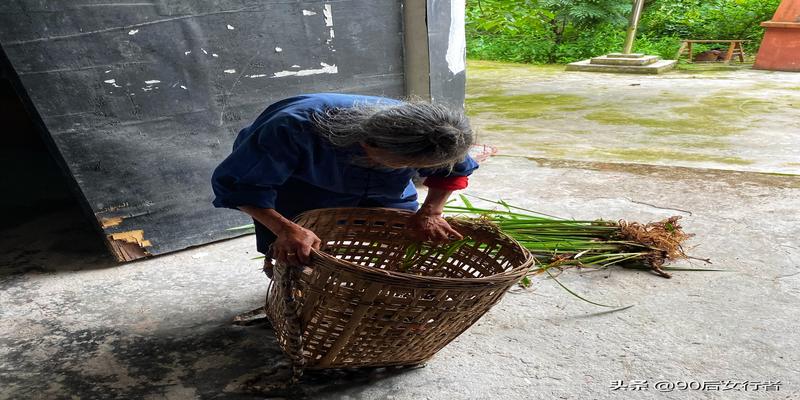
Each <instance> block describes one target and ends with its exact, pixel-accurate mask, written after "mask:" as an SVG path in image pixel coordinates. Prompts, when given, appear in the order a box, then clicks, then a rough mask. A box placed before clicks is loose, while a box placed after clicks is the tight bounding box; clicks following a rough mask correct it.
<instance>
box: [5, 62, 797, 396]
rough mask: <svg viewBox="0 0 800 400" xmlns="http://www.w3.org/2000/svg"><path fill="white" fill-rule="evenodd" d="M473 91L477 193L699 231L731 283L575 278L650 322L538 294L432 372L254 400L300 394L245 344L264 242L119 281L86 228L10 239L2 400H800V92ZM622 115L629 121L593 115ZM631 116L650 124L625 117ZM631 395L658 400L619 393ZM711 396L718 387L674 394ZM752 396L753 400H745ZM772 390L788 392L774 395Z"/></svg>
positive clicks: (49, 219) (224, 245) (152, 263)
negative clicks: (240, 316) (479, 160)
mask: <svg viewBox="0 0 800 400" xmlns="http://www.w3.org/2000/svg"><path fill="white" fill-rule="evenodd" d="M470 72H472V74H471V78H470V79H471V81H470V91H469V98H470V99H469V104H470V112H471V113H472V115H473V121H474V124H475V125H476V127H477V128H478V129H479V130H480V131H481V132H482V133H483V141H484V142H488V143H492V144H494V145H496V146H498V147H499V148H500V154H501V155H500V156H497V157H495V158H492V159H491V160H490V161H488V162H487V163H485V164H484V165H483V166H482V167H481V169H480V170H479V171H478V172H477V173H476V174H475V175H474V178H473V179H472V181H471V182H472V185H471V187H470V189H469V193H473V194H476V195H480V196H484V197H488V198H502V199H506V200H508V201H510V202H512V203H514V204H517V205H520V206H523V207H529V208H533V209H536V210H538V211H541V212H544V213H550V214H557V215H561V216H564V217H574V218H581V219H586V218H607V219H619V218H625V219H628V220H638V221H649V220H656V219H660V218H663V217H666V216H670V215H681V216H683V220H682V221H683V224H684V227H685V229H686V230H687V231H690V232H692V233H695V234H696V237H695V238H693V239H692V240H691V243H690V245H691V247H690V248H691V254H692V255H694V256H697V257H700V258H711V259H712V260H713V262H714V265H713V267H715V268H719V269H724V270H725V271H724V272H675V274H674V277H673V278H672V279H670V280H667V279H663V278H660V277H657V276H654V275H652V274H650V273H647V272H639V271H631V270H620V269H612V270H607V271H601V272H589V271H584V272H580V271H568V272H565V273H563V274H562V275H561V276H560V281H561V282H563V283H564V284H565V285H567V286H568V287H570V288H571V289H572V290H574V291H576V292H578V293H581V294H583V295H584V296H586V297H587V298H589V299H591V300H594V301H599V302H603V303H607V304H614V305H635V306H634V307H632V308H629V309H626V310H624V311H618V312H611V313H609V312H607V310H606V309H603V308H598V307H596V306H593V305H590V304H587V303H585V302H582V301H580V300H578V299H576V298H575V297H573V296H571V295H569V294H568V293H567V292H565V291H564V290H563V289H561V288H560V287H558V286H557V285H556V283H555V282H553V281H552V280H548V279H537V280H535V282H534V285H533V287H532V288H530V289H515V290H513V291H512V292H510V293H509V294H508V295H506V297H505V298H504V300H503V301H502V302H501V303H500V304H499V305H497V306H496V307H495V308H493V309H492V310H491V311H490V312H489V313H488V314H487V315H486V316H485V317H484V318H483V319H482V320H481V321H479V323H478V324H476V325H475V326H473V327H472V328H471V329H470V330H468V331H467V332H466V333H465V334H463V335H462V336H461V337H459V338H458V339H457V340H456V341H455V342H453V343H451V344H450V345H449V346H448V347H446V348H445V349H444V350H442V351H441V352H440V353H439V354H438V355H437V356H436V357H435V358H434V359H433V360H432V361H431V362H430V363H429V364H428V365H427V366H426V367H425V368H420V369H415V370H407V371H402V372H383V373H381V372H377V371H376V372H359V373H338V374H333V373H331V374H314V375H310V376H308V377H307V378H306V379H305V380H304V381H303V383H302V384H301V385H300V386H299V387H297V388H296V389H295V390H294V391H292V392H285V391H284V392H281V391H276V392H271V393H266V394H263V395H253V394H251V393H246V385H244V384H243V382H245V381H246V380H247V379H248V378H251V377H254V376H256V375H259V374H262V375H263V374H266V376H271V377H272V378H271V379H273V380H274V381H275V382H280V381H282V379H284V376H285V375H284V374H283V367H284V366H285V365H286V364H285V360H284V358H283V356H282V355H281V353H280V350H279V349H278V348H277V345H276V343H275V340H274V336H273V334H272V333H271V331H270V329H269V328H268V327H265V326H263V325H254V326H236V325H232V324H231V319H232V318H233V317H234V316H235V315H236V314H237V313H240V312H242V311H247V310H250V309H252V308H255V307H257V306H259V305H261V304H262V302H263V299H264V294H265V290H266V287H267V283H268V281H267V279H266V278H265V277H264V275H263V274H262V273H261V272H260V269H259V263H258V261H254V260H252V259H251V258H252V257H253V256H254V255H255V253H254V250H253V247H254V246H253V238H252V237H243V238H240V239H235V240H230V241H226V242H221V243H217V244H213V245H208V246H203V247H199V248H196V249H192V250H187V251H183V252H179V253H176V254H171V255H166V256H162V257H158V258H155V259H150V260H145V261H141V262H135V263H131V264H126V265H122V266H117V265H115V264H114V263H113V262H112V261H110V260H109V259H108V258H107V256H106V255H105V253H104V250H103V248H102V246H101V245H100V244H99V242H98V240H97V238H96V237H95V234H94V232H92V231H91V230H90V229H88V228H86V226H87V224H86V223H85V221H84V220H83V217H82V216H81V214H80V213H79V212H78V211H77V210H76V209H74V208H73V209H65V210H61V211H58V212H53V213H51V214H47V215H41V216H40V217H38V218H36V219H29V220H27V221H24V222H21V223H18V224H16V225H15V226H14V227H12V228H7V229H4V230H2V231H0V241H2V242H1V243H2V249H3V250H2V252H0V268H2V271H3V272H2V275H0V288H1V289H2V290H0V307H1V308H0V319H2V323H0V383H1V384H0V399H61V398H80V399H112V398H118V399H194V398H204V399H206V398H209V399H210V398H219V399H249V398H265V397H266V398H309V399H448V400H451V399H578V400H586V399H621V398H632V399H726V400H727V399H750V398H753V399H800V335H798V333H797V321H798V319H800V244H798V240H797V237H798V236H800V213H798V206H800V204H798V203H800V201H798V199H799V198H800V176H797V175H795V174H796V173H797V172H798V169H800V167H798V162H800V157H798V155H800V154H798V151H797V144H798V143H797V142H798V141H799V140H800V135H798V133H800V132H798V129H797V123H798V118H797V116H798V114H797V113H795V114H792V112H795V111H796V105H797V104H800V98H799V97H798V96H800V94H798V93H800V92H798V91H797V88H796V87H797V86H800V75H793V74H787V73H769V72H758V71H739V70H735V71H730V72H714V73H686V72H677V73H674V74H670V75H666V76H662V77H640V76H637V77H627V76H616V75H599V74H591V73H587V74H582V73H563V72H559V71H557V70H554V69H553V68H532V67H521V66H506V65H501V64H486V63H480V64H473V65H472V66H471V69H470ZM490 81H494V82H496V84H495V85H490V84H489V82H490ZM631 85H639V86H631ZM756 87H758V88H756ZM487 91H491V93H490V94H486V93H487ZM721 91H726V92H725V93H726V94H725V96H724V97H725V98H728V99H731V100H725V101H726V102H729V103H730V104H729V105H732V107H734V109H741V110H745V111H746V112H747V116H746V118H745V117H742V119H741V120H736V121H737V122H736V125H734V126H735V127H737V128H735V129H734V128H731V124H732V123H731V120H730V118H735V117H733V114H734V111H732V110H733V109H730V108H719V107H712V106H710V105H708V104H706V101H711V100H709V99H707V97H708V96H710V95H711V94H713V93H718V92H721ZM543 93H544V94H545V96H544V97H542V94H543ZM735 93H740V94H741V96H744V97H742V98H746V99H747V102H744V101H740V97H738V95H736V94H735ZM647 94H661V95H665V96H666V97H671V96H673V95H674V96H676V97H677V96H678V95H679V94H680V96H686V97H687V98H688V99H683V98H682V100H677V99H675V100H674V102H673V101H672V100H671V101H670V102H666V101H665V100H663V99H661V100H659V99H658V98H653V97H649V96H647ZM490 95H491V96H492V97H494V98H493V99H488V98H483V99H480V100H477V99H479V98H480V97H489V96H490ZM517 96H527V97H525V98H524V99H525V102H523V103H524V104H526V105H527V106H526V107H522V106H520V104H521V103H520V101H521V100H520V98H519V97H517ZM559 96H567V97H566V98H565V97H559ZM703 96H705V97H703ZM505 98H508V100H504V99H505ZM577 98H581V99H583V100H579V103H580V104H582V105H581V106H580V107H578V106H575V103H574V101H575V100H576V99H577ZM704 99H706V100H704ZM762 100H763V102H764V104H762V103H760V101H762ZM498 101H499V102H500V103H497V102H498ZM684 101H685V102H686V104H684ZM503 102H505V103H503ZM558 102H563V103H564V104H563V105H559V106H558V107H554V106H552V105H553V104H558ZM567 103H569V104H571V105H572V106H569V105H567ZM743 103H744V104H743ZM592 104H598V105H601V104H604V107H597V108H594V107H592V106H591V105H592ZM756 104H758V107H755V105H756ZM787 104H789V105H787ZM498 105H505V107H507V108H509V109H514V110H516V111H514V113H513V114H510V113H508V112H505V111H503V110H502V109H501V108H498ZM716 105H718V104H716ZM716 105H715V106H716ZM751 106H753V107H755V108H751ZM515 107H517V108H515ZM586 107H588V108H586ZM676 107H692V108H693V109H696V114H692V115H693V116H692V117H691V118H690V117H682V116H681V114H679V113H677V112H674V109H675V108H676ZM670 110H672V111H670ZM715 110H726V111H715ZM604 111H605V112H607V113H608V115H611V116H612V117H613V118H611V117H607V118H605V119H603V116H602V115H600V114H594V113H598V112H604ZM612 111H613V112H612ZM627 111H631V112H634V113H637V115H640V118H641V119H636V120H635V123H632V122H630V120H625V119H624V118H622V116H620V115H618V114H614V112H627ZM692 112H693V113H694V112H695V111H692ZM526 113H527V114H526ZM717 113H721V114H724V117H725V118H722V117H720V115H721V114H717ZM590 114H594V115H590ZM694 115H699V116H702V115H710V116H711V117H713V118H710V119H709V121H715V124H711V125H710V126H706V125H703V129H700V128H698V129H696V130H693V129H694V128H691V126H693V124H692V123H688V122H685V121H684V118H687V119H690V120H691V121H694V118H696V117H695V116H694ZM637 118H638V117H637ZM697 118H700V117H697ZM645 119H646V120H645ZM650 119H652V120H650ZM609 121H611V122H609ZM659 124H661V125H659ZM510 126H513V128H508V127H510ZM714 132H718V133H719V134H716V133H714ZM693 141H701V142H702V141H708V142H713V143H714V145H713V146H712V144H711V143H708V144H707V145H708V146H705V145H703V146H700V145H698V146H691V145H690V143H692V142H693ZM714 146H717V147H718V148H715V147H714ZM624 149H638V150H639V152H636V151H631V152H630V153H631V154H633V155H630V156H629V153H628V152H626V151H624ZM651 149H652V150H651ZM642 154H644V155H642ZM681 154H691V157H684V156H680V157H679V156H678V155H681ZM665 155H666V156H665ZM731 160H737V161H736V162H731ZM739 160H744V161H746V162H744V161H742V162H740V161H739ZM673 266H681V267H692V266H695V267H702V266H703V265H702V264H700V263H699V262H697V261H692V262H688V261H684V262H680V263H677V264H674V265H673ZM620 380H621V381H624V383H625V384H629V385H630V384H631V383H632V381H634V380H647V384H648V387H647V388H644V389H643V390H641V391H636V392H632V391H626V390H612V388H611V386H612V383H613V382H614V381H620ZM658 381H666V382H668V383H658V384H657V383H656V382H658ZM693 381H694V382H703V381H705V382H706V383H707V384H709V383H712V384H713V383H714V382H718V384H719V387H717V390H713V389H714V386H708V387H707V390H678V389H677V388H676V389H673V391H671V392H670V391H666V392H660V391H658V389H661V390H668V389H669V387H670V385H669V382H672V384H673V385H678V388H680V387H681V386H680V385H681V383H678V382H693ZM744 381H750V382H751V384H750V386H747V387H746V388H747V389H748V390H743V386H742V384H741V383H740V384H738V385H734V383H736V382H744ZM766 381H772V382H775V381H780V382H781V383H780V386H779V388H780V391H773V392H766V391H764V387H763V386H760V389H759V390H758V391H753V389H754V388H755V387H759V386H758V385H756V384H755V383H756V382H766ZM657 385H658V386H657ZM772 387H773V388H774V387H776V385H773V386H772ZM723 389H725V390H723Z"/></svg>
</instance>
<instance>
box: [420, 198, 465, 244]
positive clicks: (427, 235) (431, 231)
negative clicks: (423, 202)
mask: <svg viewBox="0 0 800 400" xmlns="http://www.w3.org/2000/svg"><path fill="white" fill-rule="evenodd" d="M409 228H411V229H412V230H413V231H414V232H415V234H416V235H417V237H418V238H419V239H421V240H430V241H432V242H437V243H441V242H446V241H448V240H450V239H451V238H453V237H454V238H456V239H463V238H464V237H463V236H462V235H461V234H460V233H458V231H456V230H455V229H453V228H452V227H451V226H450V224H448V223H447V221H446V220H445V219H444V217H442V214H441V213H438V212H432V211H429V210H428V209H426V208H425V207H423V208H421V209H420V210H419V211H417V213H416V214H414V215H413V216H411V219H410V220H409Z"/></svg>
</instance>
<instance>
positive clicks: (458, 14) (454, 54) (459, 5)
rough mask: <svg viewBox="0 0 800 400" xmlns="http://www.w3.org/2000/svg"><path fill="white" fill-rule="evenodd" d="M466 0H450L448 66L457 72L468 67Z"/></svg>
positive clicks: (454, 72) (446, 58) (446, 57)
mask: <svg viewBox="0 0 800 400" xmlns="http://www.w3.org/2000/svg"><path fill="white" fill-rule="evenodd" d="M464 7H465V0H451V1H450V35H449V37H448V39H447V55H445V60H447V68H449V69H450V72H452V73H453V74H457V73H459V72H461V71H463V70H464V69H465V68H466V57H467V38H466V35H465V33H464V17H465V15H464V14H465V13H464Z"/></svg>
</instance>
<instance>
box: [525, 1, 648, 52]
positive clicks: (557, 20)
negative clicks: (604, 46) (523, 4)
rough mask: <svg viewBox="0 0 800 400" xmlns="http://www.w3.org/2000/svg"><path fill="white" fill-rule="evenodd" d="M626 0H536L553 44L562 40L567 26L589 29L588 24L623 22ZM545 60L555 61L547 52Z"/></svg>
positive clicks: (626, 9) (623, 23)
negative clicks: (548, 57)
mask: <svg viewBox="0 0 800 400" xmlns="http://www.w3.org/2000/svg"><path fill="white" fill-rule="evenodd" d="M632 4H633V3H632V2H631V1H630V0H540V1H539V7H541V8H542V10H543V11H542V12H541V14H542V17H543V18H545V19H546V20H547V24H548V26H550V29H551V32H552V34H553V37H554V41H555V44H556V46H558V45H560V44H561V43H563V42H564V33H565V32H566V30H567V28H569V27H575V28H577V29H590V28H591V27H592V26H595V25H599V24H603V23H610V24H614V25H619V26H624V25H625V23H626V21H627V18H626V17H625V16H626V15H627V14H628V13H629V12H630V10H631V5H632ZM548 62H551V63H552V62H555V53H551V59H550V60H548Z"/></svg>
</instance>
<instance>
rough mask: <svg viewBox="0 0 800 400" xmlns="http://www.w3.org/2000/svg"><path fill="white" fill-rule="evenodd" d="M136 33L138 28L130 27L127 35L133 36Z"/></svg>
mask: <svg viewBox="0 0 800 400" xmlns="http://www.w3.org/2000/svg"><path fill="white" fill-rule="evenodd" d="M137 33H139V30H138V29H131V30H129V31H128V35H131V36H133V35H135V34H137Z"/></svg>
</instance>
